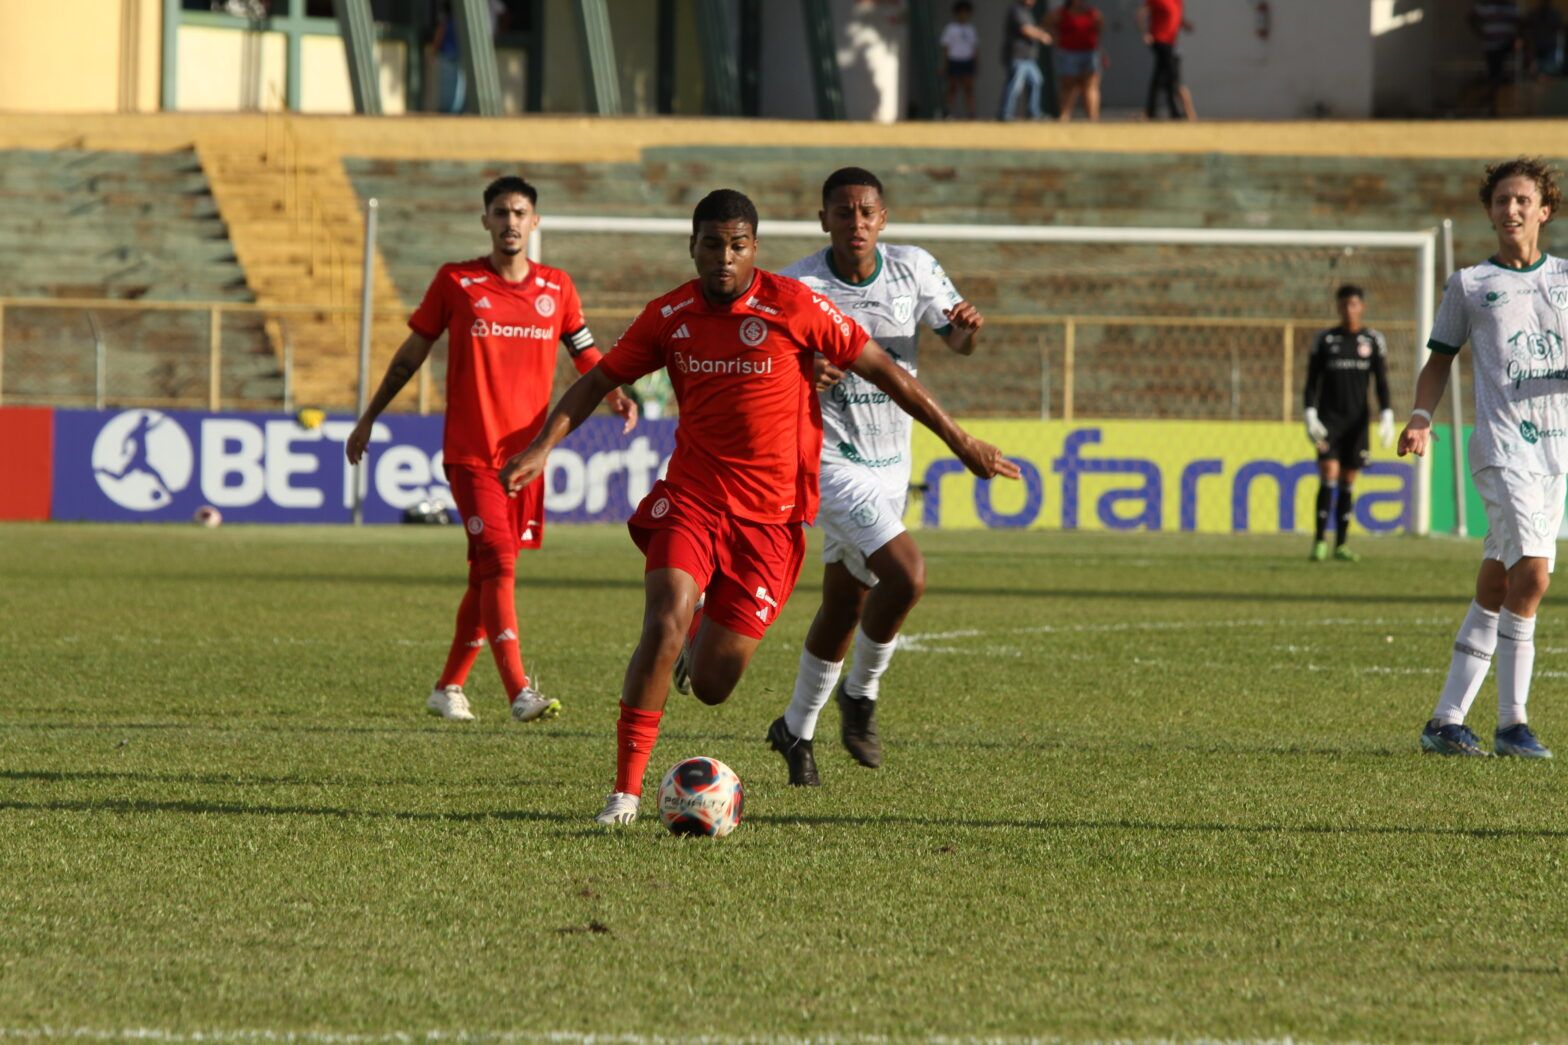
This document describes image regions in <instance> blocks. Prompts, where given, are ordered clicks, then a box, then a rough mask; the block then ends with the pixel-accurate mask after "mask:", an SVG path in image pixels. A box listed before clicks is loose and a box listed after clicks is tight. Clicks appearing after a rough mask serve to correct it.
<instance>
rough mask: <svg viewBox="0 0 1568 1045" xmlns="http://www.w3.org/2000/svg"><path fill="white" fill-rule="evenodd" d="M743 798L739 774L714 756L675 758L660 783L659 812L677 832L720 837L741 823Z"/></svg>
mask: <svg viewBox="0 0 1568 1045" xmlns="http://www.w3.org/2000/svg"><path fill="white" fill-rule="evenodd" d="M744 801H745V792H744V791H743V789H742V788H741V786H740V777H738V776H736V775H735V771H734V770H733V769H731V768H730V767H729V766H727V765H725V764H724V763H723V762H720V761H719V760H718V759H716V758H688V759H686V760H684V761H681V762H677V763H676V764H675V766H674V767H673V768H672V769H671V770H670V771H669V772H668V773H666V774H664V782H663V783H661V784H660V785H659V815H660V816H661V817H663V818H664V826H665V827H667V828H669V829H670V832H671V833H672V834H677V835H707V836H708V837H710V838H723V837H724V836H725V835H727V834H729V833H730V832H731V831H733V830H735V827H736V825H738V824H739V823H740V812H741V806H742V804H743V803H744Z"/></svg>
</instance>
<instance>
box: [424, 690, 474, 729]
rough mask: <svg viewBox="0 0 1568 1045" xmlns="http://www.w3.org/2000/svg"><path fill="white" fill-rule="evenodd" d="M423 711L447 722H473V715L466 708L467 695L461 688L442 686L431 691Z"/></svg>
mask: <svg viewBox="0 0 1568 1045" xmlns="http://www.w3.org/2000/svg"><path fill="white" fill-rule="evenodd" d="M425 710H426V711H428V712H430V713H431V714H432V715H440V716H441V717H442V718H444V719H446V720H447V721H449V722H472V721H473V720H474V713H473V711H471V710H469V707H468V695H467V694H466V693H464V692H463V687H462V686H443V687H441V688H440V689H433V690H431V691H430V698H429V699H428V700H426V701H425Z"/></svg>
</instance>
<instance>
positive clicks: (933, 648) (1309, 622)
mask: <svg viewBox="0 0 1568 1045" xmlns="http://www.w3.org/2000/svg"><path fill="white" fill-rule="evenodd" d="M1452 624H1453V621H1452V620H1451V619H1449V618H1447V617H1431V618H1422V617H1408V618H1407V617H1401V618H1393V617H1371V618H1367V617H1326V618H1318V619H1306V620H1294V619H1275V618H1245V619H1240V620H1162V621H1115V622H1111V623H1106V624H1035V625H1031V626H1029V627H1023V628H995V629H992V630H990V631H981V630H979V629H976V628H964V629H960V630H957V631H915V632H905V633H904V634H902V635H900V636H899V637H898V648H899V649H900V650H907V651H908V652H910V653H948V654H968V655H971V656H972V655H974V654H976V653H981V652H991V653H995V654H997V655H999V656H1018V655H1020V654H1019V653H1017V652H1015V651H1016V650H1017V649H1018V647H1017V646H1014V645H1012V644H1006V643H1004V644H1001V645H992V646H989V647H987V648H986V649H984V650H981V649H977V648H975V647H974V646H973V645H964V644H963V640H964V639H978V638H987V639H993V640H994V639H999V638H1003V637H1006V636H1013V635H1040V636H1046V635H1109V634H1120V633H1126V632H1162V631H1234V630H1240V629H1247V628H1343V627H1348V626H1351V625H1360V626H1375V627H1394V626H1399V627H1411V626H1415V627H1423V628H1425V627H1436V626H1438V625H1452ZM1311 648H1312V647H1308V646H1274V647H1272V649H1274V650H1284V651H1286V652H1292V653H1295V652H1303V653H1304V652H1307V651H1308V650H1310V649H1311ZM1073 659H1076V658H1073ZM1147 663H1157V662H1154V661H1149V662H1147ZM1309 670H1310V669H1309ZM1538 674H1539V673H1538Z"/></svg>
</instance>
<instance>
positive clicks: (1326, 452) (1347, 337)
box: [1301, 284, 1394, 562]
mask: <svg viewBox="0 0 1568 1045" xmlns="http://www.w3.org/2000/svg"><path fill="white" fill-rule="evenodd" d="M1335 299H1336V303H1337V304H1338V306H1339V326H1337V327H1333V328H1332V329H1329V330H1325V331H1323V332H1322V333H1320V334H1319V335H1318V336H1317V339H1316V340H1315V341H1314V342H1313V343H1312V355H1311V357H1310V358H1309V359H1308V360H1307V389H1306V394H1305V396H1304V397H1303V399H1304V407H1305V408H1304V409H1303V410H1302V412H1301V416H1302V420H1304V421H1305V422H1306V425H1307V438H1308V439H1310V440H1312V445H1313V446H1315V447H1317V451H1318V476H1319V478H1320V482H1319V484H1318V510H1317V529H1316V532H1315V533H1314V535H1313V538H1312V556H1311V558H1312V561H1313V562H1322V561H1323V560H1324V559H1326V558H1328V542H1327V541H1326V540H1324V533H1325V531H1326V530H1327V529H1328V517H1329V513H1330V510H1332V512H1333V515H1334V558H1336V559H1339V560H1341V561H1343V562H1355V561H1356V560H1357V559H1358V558H1360V556H1358V555H1357V554H1356V553H1355V552H1353V551H1351V550H1350V548H1349V547H1347V546H1346V544H1345V536H1346V534H1347V533H1348V532H1349V530H1350V511H1351V508H1352V507H1353V506H1354V504H1355V495H1354V493H1353V492H1352V490H1353V487H1354V486H1355V482H1356V477H1357V476H1358V475H1360V474H1361V469H1363V468H1365V467H1366V464H1367V457H1368V454H1367V429H1368V428H1369V427H1370V426H1371V424H1372V411H1371V409H1370V408H1369V407H1368V406H1367V384H1368V382H1369V381H1375V382H1376V383H1377V404H1378V410H1379V414H1378V428H1377V433H1378V440H1379V442H1381V443H1382V444H1383V445H1384V446H1391V445H1393V442H1394V411H1393V410H1392V409H1390V407H1389V405H1388V342H1386V341H1385V340H1384V339H1383V335H1382V334H1379V333H1378V332H1377V331H1376V330H1372V329H1371V328H1369V327H1366V326H1364V325H1362V316H1363V314H1364V313H1365V311H1366V295H1364V294H1363V293H1362V292H1361V288H1360V287H1357V286H1351V285H1348V284H1347V285H1346V286H1343V287H1340V288H1339V291H1338V292H1337V293H1336V294H1335Z"/></svg>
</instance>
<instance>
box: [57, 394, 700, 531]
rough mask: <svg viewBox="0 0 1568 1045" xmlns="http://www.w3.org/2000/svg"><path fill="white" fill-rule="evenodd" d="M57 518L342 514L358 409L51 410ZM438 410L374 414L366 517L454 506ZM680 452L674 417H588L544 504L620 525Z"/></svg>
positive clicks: (323, 517)
mask: <svg viewBox="0 0 1568 1045" xmlns="http://www.w3.org/2000/svg"><path fill="white" fill-rule="evenodd" d="M54 416H55V438H54V489H53V494H52V499H51V505H50V516H51V518H54V519H62V520H72V519H74V520H93V521H103V522H124V521H174V520H185V519H189V518H190V517H191V516H192V514H193V513H194V512H195V511H196V510H197V509H198V508H200V507H202V506H203V505H211V506H213V507H215V508H217V509H219V510H220V511H221V512H222V513H223V516H224V518H225V519H226V520H228V521H230V522H266V523H277V522H299V523H341V522H347V521H348V520H349V518H350V515H351V512H352V504H353V470H352V469H350V468H349V467H348V466H347V462H346V461H345V460H344V456H343V445H344V442H345V441H346V440H347V439H348V436H349V433H350V432H351V431H353V427H354V422H353V420H352V419H350V418H330V419H328V420H326V421H324V422H323V423H322V424H321V425H320V426H318V427H315V428H307V427H305V426H304V425H301V424H300V423H299V422H298V421H297V420H295V418H294V417H292V416H290V415H287V414H239V413H234V414H209V413H203V412H197V411H168V412H163V411H158V410H148V409H134V410H122V411H118V412H114V411H97V410H57V411H55V415H54ZM441 429H442V421H441V418H440V417H417V416H407V415H396V414H394V415H388V416H385V417H383V418H382V419H381V420H380V421H378V422H377V424H376V427H375V433H374V436H373V438H372V442H371V451H370V454H369V456H368V462H367V466H366V467H365V468H364V469H363V470H362V471H363V474H362V485H363V489H364V495H365V499H364V504H365V520H366V521H367V522H373V523H387V522H396V521H398V520H399V519H400V518H401V517H402V513H403V511H404V509H406V508H409V507H412V506H413V505H415V504H418V503H419V502H420V501H424V500H433V499H440V500H442V501H444V502H446V504H448V505H450V504H451V503H452V494H451V488H450V487H449V486H448V485H447V481H446V475H445V473H444V471H443V469H442V464H441ZM674 448H675V423H674V422H673V421H644V422H642V423H641V424H639V425H638V426H637V429H636V430H635V431H633V432H632V433H631V434H630V435H623V434H622V433H621V421H620V420H619V419H618V418H613V417H594V418H590V419H589V420H588V422H587V423H586V424H584V425H583V427H582V428H580V429H578V430H577V431H576V432H574V433H572V435H571V436H570V437H569V438H568V439H567V440H566V441H565V442H564V443H563V444H562V445H561V446H560V447H559V448H557V449H556V450H555V452H554V453H552V454H551V455H550V464H549V469H548V471H547V473H546V475H545V482H546V483H548V484H549V485H548V487H547V492H546V496H545V508H546V510H547V511H548V512H549V513H550V519H551V520H552V521H555V522H620V521H623V520H625V519H626V518H627V517H628V516H630V515H631V513H632V509H633V508H634V507H635V506H636V504H637V502H638V501H639V500H641V499H642V497H643V495H644V494H645V493H647V491H648V488H649V487H650V486H651V485H652V484H653V481H654V480H655V479H656V478H658V477H659V475H661V474H662V473H663V469H664V466H665V464H666V463H667V462H668V460H669V456H670V454H671V452H673V450H674Z"/></svg>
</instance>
